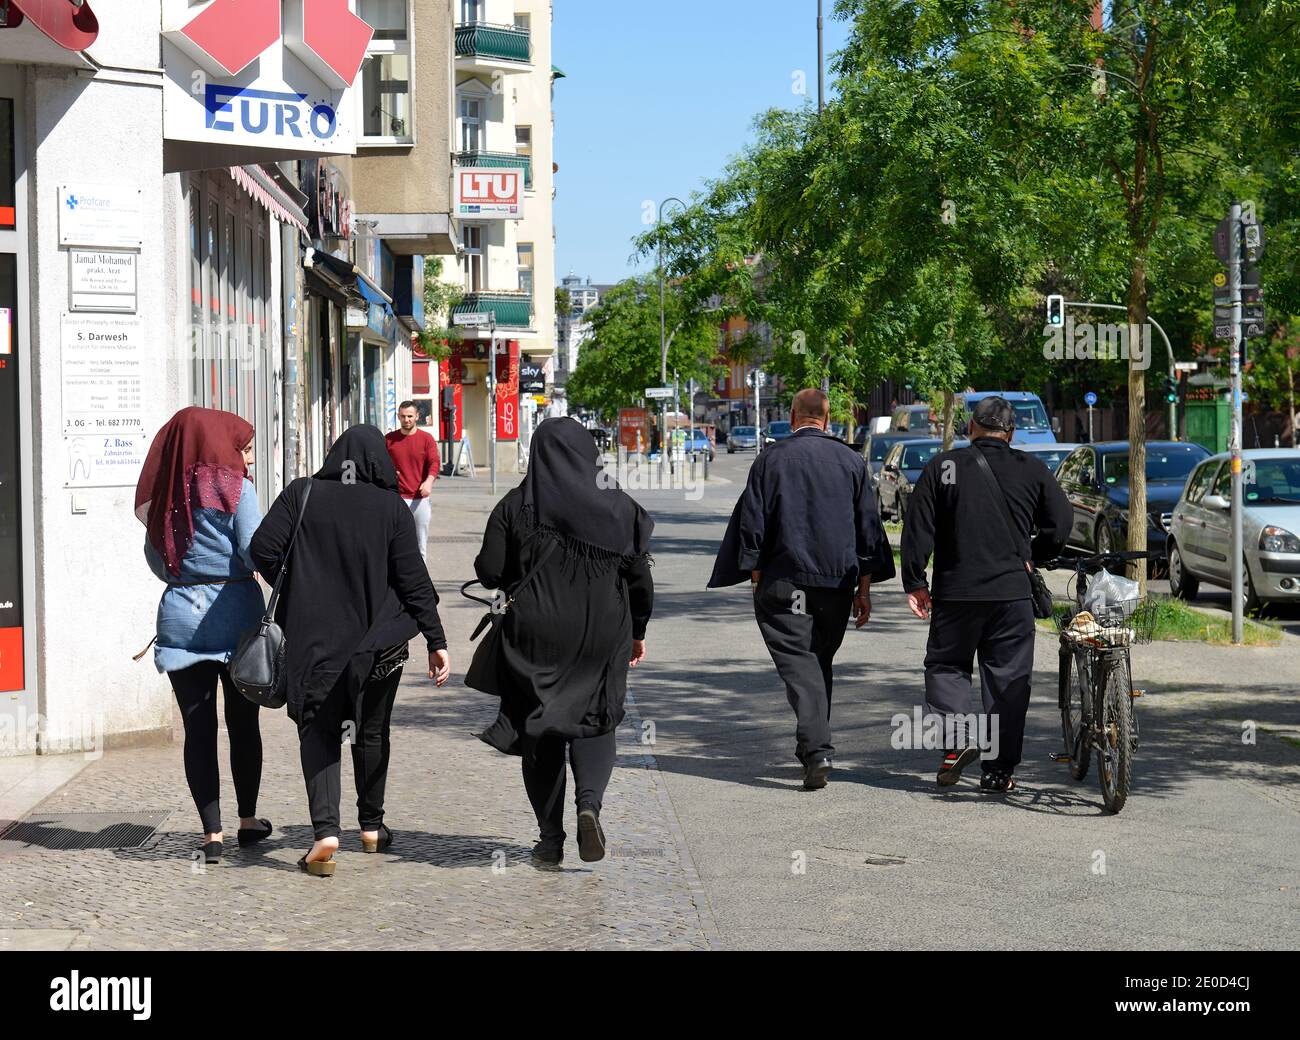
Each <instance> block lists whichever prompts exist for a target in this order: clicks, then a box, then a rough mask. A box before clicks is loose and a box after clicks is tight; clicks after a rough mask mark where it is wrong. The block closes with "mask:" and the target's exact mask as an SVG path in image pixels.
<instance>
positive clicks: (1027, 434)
mask: <svg viewBox="0 0 1300 1040" xmlns="http://www.w3.org/2000/svg"><path fill="white" fill-rule="evenodd" d="M986 397H1002V398H1005V399H1006V402H1007V403H1008V404H1009V405H1011V407H1012V409H1013V410H1014V411H1015V413H1016V432H1015V435H1014V437H1013V438H1012V443H1013V444H1055V443H1056V430H1055V427H1054V426H1053V425H1052V421H1051V420H1050V419H1048V417H1047V409H1046V408H1044V407H1043V402H1042V400H1041V399H1040V398H1039V396H1038V395H1037V394H1033V393H1029V392H1028V391H1026V390H978V391H975V392H973V393H968V394H959V395H958V396H957V403H958V405H959V406H960V412H959V414H958V417H957V429H959V430H964V429H966V427H967V426H968V425H969V424H970V416H971V413H972V412H974V411H975V406H976V405H977V404H979V403H980V402H981V401H982V400H984V398H986Z"/></svg>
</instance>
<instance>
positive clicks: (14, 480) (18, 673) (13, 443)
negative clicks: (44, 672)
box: [0, 254, 26, 693]
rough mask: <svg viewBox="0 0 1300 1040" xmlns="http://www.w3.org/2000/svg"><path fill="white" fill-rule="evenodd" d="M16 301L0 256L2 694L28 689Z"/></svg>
mask: <svg viewBox="0 0 1300 1040" xmlns="http://www.w3.org/2000/svg"><path fill="white" fill-rule="evenodd" d="M15 296H16V285H15V284H14V258H13V256H12V255H7V254H0V693H15V692H17V691H18V690H21V689H23V688H24V687H25V686H26V682H25V669H24V661H23V551H22V549H23V544H22V543H23V527H22V499H21V484H20V480H21V476H20V474H21V465H20V461H21V460H20V455H19V452H20V441H19V437H20V433H21V431H20V429H19V426H18V417H19V414H20V408H19V404H20V401H19V397H18V394H19V391H20V385H19V379H20V373H19V370H18V360H19V354H18V350H17V342H18V337H17V328H16V327H15V318H16V308H15V306H14V304H15V303H16V302H17V301H16V300H15V299H14V297H15Z"/></svg>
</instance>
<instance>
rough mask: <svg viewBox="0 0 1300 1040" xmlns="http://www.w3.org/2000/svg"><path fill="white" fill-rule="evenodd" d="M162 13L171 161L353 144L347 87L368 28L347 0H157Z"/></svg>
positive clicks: (253, 157) (208, 161) (342, 148)
mask: <svg viewBox="0 0 1300 1040" xmlns="http://www.w3.org/2000/svg"><path fill="white" fill-rule="evenodd" d="M196 12H197V13H196ZM163 16H164V22H163V29H164V31H163V38H164V40H165V41H166V42H165V44H164V46H163V52H164V65H165V67H166V71H167V79H166V85H165V93H164V105H165V108H164V114H165V136H166V138H167V141H168V147H167V155H166V159H167V168H168V169H169V170H179V169H189V168H199V167H203V166H213V165H226V164H227V162H229V164H231V165H234V164H242V163H245V162H250V161H251V162H265V161H267V160H273V159H276V158H279V157H286V158H287V157H293V156H297V155H304V154H306V155H342V154H351V153H353V152H354V151H355V150H356V128H355V123H356V120H355V119H354V118H353V112H352V109H353V107H354V106H353V104H352V102H351V93H350V88H351V86H352V84H353V83H354V82H355V80H356V79H357V75H358V73H359V72H360V69H361V64H362V62H363V61H364V60H365V55H366V47H367V46H368V45H369V43H370V39H371V37H372V36H373V35H374V31H373V30H372V29H371V28H370V26H369V25H368V24H366V22H365V21H364V20H362V19H361V18H359V17H357V15H355V14H353V12H352V10H351V9H350V6H349V3H348V0H209V2H208V3H207V4H206V5H203V6H202V7H199V8H195V7H194V6H193V5H191V4H188V3H187V2H186V0H164V6H163ZM345 98H346V99H347V100H346V101H345ZM185 142H193V143H195V144H206V145H218V146H225V147H226V148H227V149H229V150H230V151H231V152H232V154H230V155H229V156H228V157H225V156H216V157H214V156H212V155H211V150H210V149H209V150H207V151H206V152H205V151H203V150H200V149H195V148H189V147H186V144H185ZM241 151H242V154H241Z"/></svg>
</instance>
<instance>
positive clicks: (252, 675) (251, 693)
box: [230, 480, 312, 711]
mask: <svg viewBox="0 0 1300 1040" xmlns="http://www.w3.org/2000/svg"><path fill="white" fill-rule="evenodd" d="M311 488H312V482H311V481H310V480H309V481H307V491H306V492H305V493H304V494H303V496H302V507H301V508H300V509H299V510H298V522H297V523H296V524H295V525H294V528H293V537H292V538H291V539H290V540H289V548H288V550H287V551H286V552H285V554H284V563H282V564H281V565H280V573H279V575H277V576H276V579H275V585H273V586H272V588H271V599H270V602H268V603H267V605H266V613H265V615H263V617H262V620H261V621H260V622H259V623H258V626H257V628H255V629H253V631H251V632H249V633H248V635H246V636H244V638H243V639H241V640H240V641H239V647H238V648H237V649H236V650H235V652H234V654H233V655H231V658H230V681H231V682H233V683H234V684H235V689H237V690H238V691H239V692H240V693H242V694H243V695H244V697H245V698H247V699H248V700H250V701H252V702H253V703H254V704H256V705H258V707H261V708H270V709H271V710H273V711H274V710H275V709H277V708H283V707H284V706H285V704H286V703H287V702H288V700H289V695H288V691H287V690H286V688H285V687H286V682H285V674H284V662H285V655H286V654H287V652H288V646H287V645H286V643H285V641H284V631H283V629H281V628H280V626H279V625H278V624H276V622H275V608H276V607H277V606H279V603H280V589H281V587H282V586H283V585H284V576H285V575H286V574H288V573H289V561H290V559H291V558H292V557H293V547H294V546H295V545H297V544H298V532H299V531H301V530H302V518H303V516H304V515H305V514H306V512H307V500H308V499H310V498H311Z"/></svg>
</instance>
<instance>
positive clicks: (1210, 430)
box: [1184, 397, 1232, 455]
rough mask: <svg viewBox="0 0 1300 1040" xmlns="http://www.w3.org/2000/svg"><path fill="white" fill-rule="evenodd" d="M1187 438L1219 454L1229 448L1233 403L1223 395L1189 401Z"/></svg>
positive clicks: (1186, 406)
mask: <svg viewBox="0 0 1300 1040" xmlns="http://www.w3.org/2000/svg"><path fill="white" fill-rule="evenodd" d="M1184 407H1185V408H1186V409H1187V439H1188V440H1189V441H1191V442H1192V443H1194V444H1199V445H1200V446H1201V447H1202V448H1205V449H1206V450H1207V451H1209V452H1211V453H1213V454H1215V455H1217V454H1218V453H1219V452H1221V451H1227V450H1228V436H1229V433H1230V430H1231V426H1232V405H1231V404H1230V403H1229V402H1228V401H1225V400H1224V399H1223V398H1222V397H1215V398H1212V399H1210V400H1202V401H1188V402H1187V403H1186V405H1185V406H1184Z"/></svg>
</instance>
